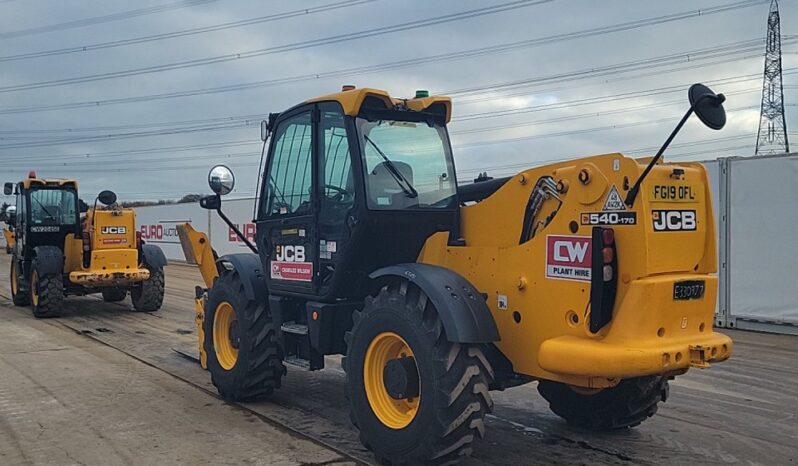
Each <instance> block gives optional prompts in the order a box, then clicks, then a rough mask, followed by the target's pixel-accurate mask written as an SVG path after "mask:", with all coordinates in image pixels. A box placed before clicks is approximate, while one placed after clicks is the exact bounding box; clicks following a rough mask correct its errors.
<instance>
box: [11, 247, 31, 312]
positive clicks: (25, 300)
mask: <svg viewBox="0 0 798 466" xmlns="http://www.w3.org/2000/svg"><path fill="white" fill-rule="evenodd" d="M9 277H11V302H13V303H14V306H27V305H28V304H30V294H29V293H26V292H25V287H24V286H23V285H24V282H23V280H22V277H21V276H20V274H19V273H17V261H16V260H15V259H13V258H12V259H11V271H10V272H9Z"/></svg>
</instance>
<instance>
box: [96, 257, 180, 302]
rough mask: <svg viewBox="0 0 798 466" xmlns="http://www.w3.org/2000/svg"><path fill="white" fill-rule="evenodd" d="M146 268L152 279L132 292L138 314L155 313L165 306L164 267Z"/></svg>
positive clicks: (131, 297) (140, 284) (137, 286)
mask: <svg viewBox="0 0 798 466" xmlns="http://www.w3.org/2000/svg"><path fill="white" fill-rule="evenodd" d="M145 267H147V269H148V270H149V271H150V278H148V279H146V280H144V281H143V282H141V283H139V284H138V285H136V286H134V287H133V288H132V289H131V290H130V300H131V301H132V302H133V309H135V310H136V311H138V312H155V311H157V310H159V309H161V305H163V295H164V284H165V280H164V274H163V267H149V266H145ZM103 297H105V294H104V293H103Z"/></svg>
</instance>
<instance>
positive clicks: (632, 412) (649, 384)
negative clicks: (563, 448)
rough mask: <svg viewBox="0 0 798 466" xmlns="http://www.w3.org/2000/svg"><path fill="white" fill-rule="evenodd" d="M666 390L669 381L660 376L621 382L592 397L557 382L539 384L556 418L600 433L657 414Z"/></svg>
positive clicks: (625, 426) (628, 425)
mask: <svg viewBox="0 0 798 466" xmlns="http://www.w3.org/2000/svg"><path fill="white" fill-rule="evenodd" d="M668 390H669V386H668V379H667V378H666V377H661V376H648V377H636V378H632V379H624V380H622V381H621V382H620V383H619V384H618V385H616V386H615V387H612V388H605V389H603V390H600V391H597V392H595V393H592V394H591V393H587V392H583V393H580V392H579V391H578V389H576V390H575V389H574V388H572V387H571V386H569V385H566V384H563V383H560V382H551V381H547V380H542V381H540V383H539V384H538V391H539V392H540V394H541V395H543V398H545V399H546V401H548V402H549V407H550V408H551V410H552V411H553V412H554V413H555V414H556V415H558V416H560V417H561V418H563V419H565V420H566V421H568V423H569V424H572V425H575V426H577V427H581V428H584V429H590V430H599V431H602V430H616V429H624V428H628V427H634V426H636V425H639V424H640V423H641V422H643V421H645V420H646V419H648V418H649V417H651V416H653V415H654V413H656V412H657V404H658V403H659V402H661V401H665V400H667V399H668Z"/></svg>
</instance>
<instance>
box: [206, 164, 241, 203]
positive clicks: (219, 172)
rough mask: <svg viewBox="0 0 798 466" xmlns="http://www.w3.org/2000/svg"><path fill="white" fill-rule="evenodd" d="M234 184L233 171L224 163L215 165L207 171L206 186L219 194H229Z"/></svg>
mask: <svg viewBox="0 0 798 466" xmlns="http://www.w3.org/2000/svg"><path fill="white" fill-rule="evenodd" d="M235 185H236V177H235V176H234V175H233V171H232V170H230V169H229V168H228V167H226V166H225V165H217V166H215V167H213V168H211V171H210V172H209V173H208V186H210V187H211V191H213V192H215V193H216V194H219V195H222V196H223V195H225V194H229V193H230V192H231V191H232V190H233V188H234V187H235Z"/></svg>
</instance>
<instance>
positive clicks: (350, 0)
mask: <svg viewBox="0 0 798 466" xmlns="http://www.w3.org/2000/svg"><path fill="white" fill-rule="evenodd" d="M374 1H376V0H345V1H340V2H335V3H328V4H325V5H320V6H317V7H312V8H302V9H299V10H292V11H286V12H283V13H276V14H272V15H267V16H259V17H257V18H249V19H243V20H239V21H231V22H227V23H221V24H214V25H211V26H203V27H198V28H191V29H183V30H181V31H174V32H165V33H161V34H152V35H148V36H142V37H134V38H130V39H122V40H114V41H108V42H99V43H96V44H87V45H81V46H77V47H65V48H60V49H52V50H41V51H38V52H28V53H20V54H16V55H7V56H5V57H0V62H4V61H16V60H27V59H31V58H41V57H52V56H56V55H67V54H72V53H77V52H88V51H92V50H102V49H109V48H114V47H121V46H126V45H134V44H144V43H147V42H154V41H159V40H165V39H173V38H176V37H186V36H192V35H196V34H204V33H207V32H216V31H223V30H227V29H233V28H238V27H243V26H251V25H253V24H262V23H268V22H272V21H279V20H283V19H289V18H295V17H297V16H306V15H310V14H314V13H321V12H325V11H333V10H338V9H341V8H348V7H352V6H356V5H361V4H364V3H371V2H374Z"/></svg>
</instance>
